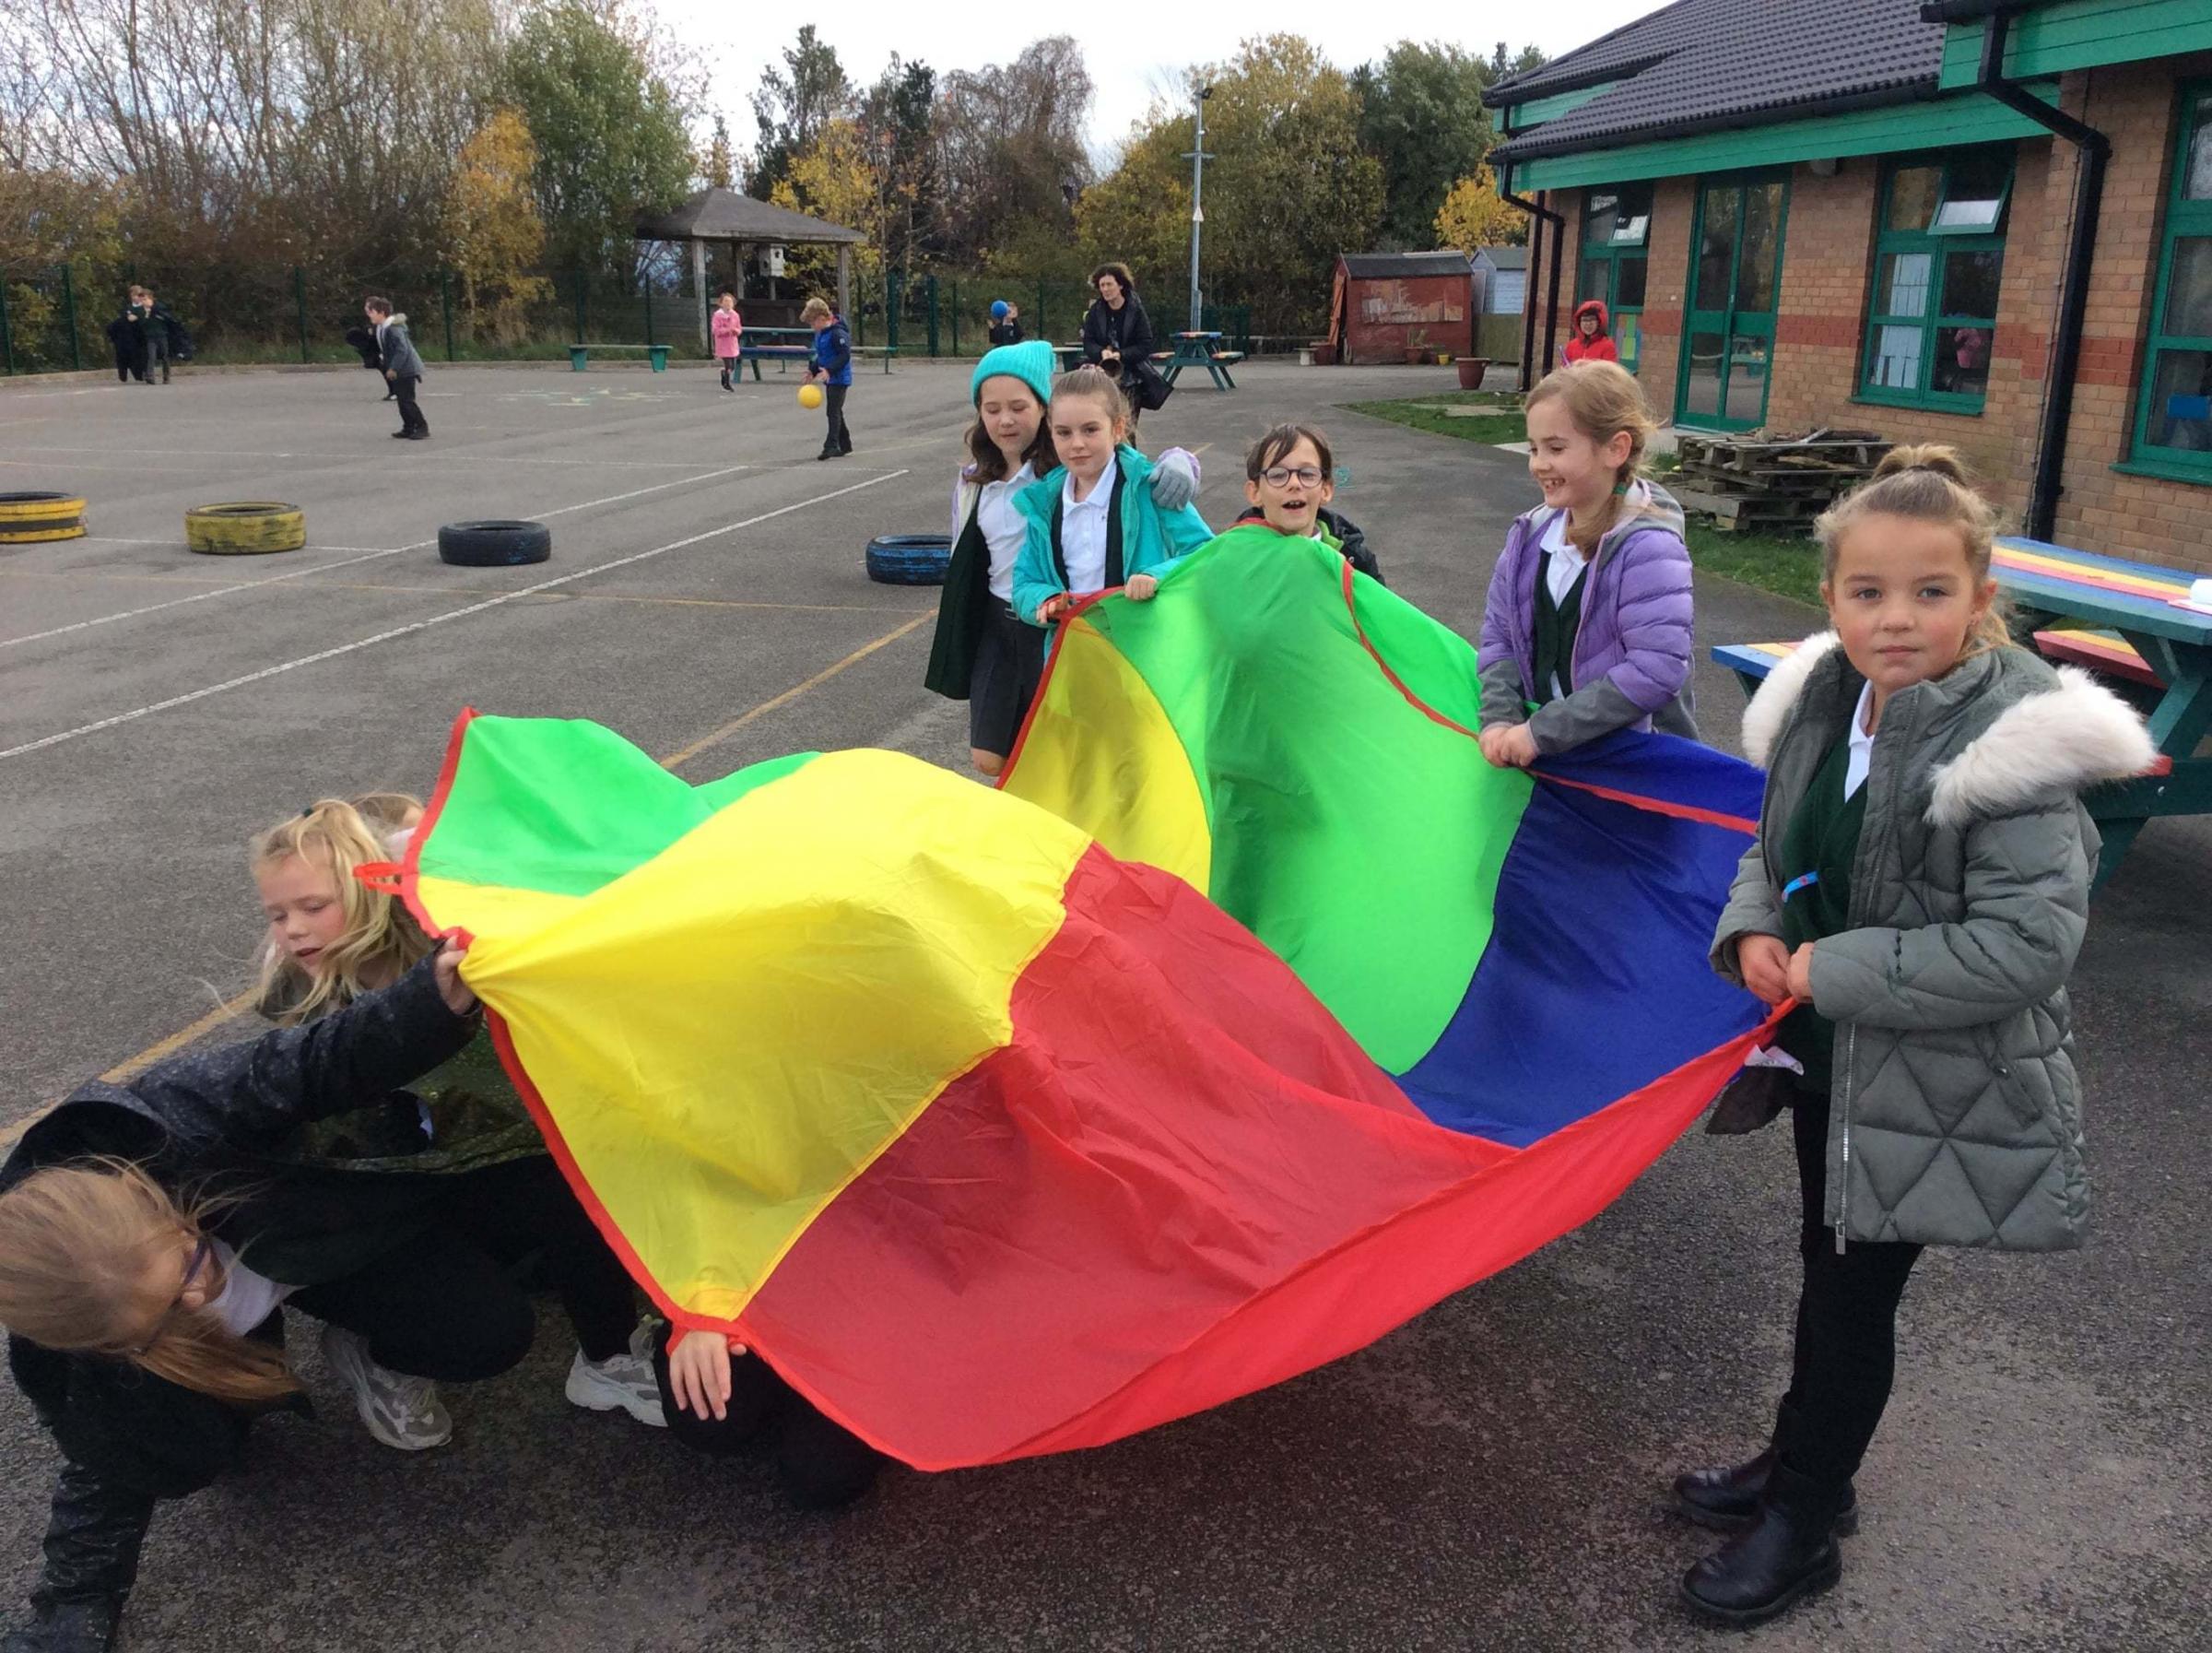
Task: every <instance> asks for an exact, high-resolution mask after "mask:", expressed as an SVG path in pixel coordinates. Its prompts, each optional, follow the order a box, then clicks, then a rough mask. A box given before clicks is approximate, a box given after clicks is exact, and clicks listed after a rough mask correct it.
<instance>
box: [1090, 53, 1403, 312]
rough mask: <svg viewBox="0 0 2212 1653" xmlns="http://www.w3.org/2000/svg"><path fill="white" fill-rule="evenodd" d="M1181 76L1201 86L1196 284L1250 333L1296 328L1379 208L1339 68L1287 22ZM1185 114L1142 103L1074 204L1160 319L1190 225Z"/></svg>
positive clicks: (1366, 240) (1321, 301)
mask: <svg viewBox="0 0 2212 1653" xmlns="http://www.w3.org/2000/svg"><path fill="white" fill-rule="evenodd" d="M1193 78H1194V80H1197V81H1199V82H1201V83H1202V84H1206V85H1210V86H1211V87H1212V88H1213V89H1214V95H1213V97H1212V99H1211V100H1208V102H1207V104H1206V148H1207V149H1208V150H1209V151H1210V152H1211V153H1213V154H1214V155H1215V156H1216V157H1217V159H1215V160H1213V161H1211V162H1209V163H1208V164H1207V167H1206V230H1205V252H1204V264H1203V269H1202V275H1203V277H1204V281H1205V288H1206V292H1207V294H1208V295H1209V296H1211V297H1214V298H1216V299H1218V300H1225V301H1230V302H1233V303H1245V304H1249V305H1251V306H1252V313H1253V328H1254V329H1255V330H1256V331H1259V332H1262V333H1291V332H1300V331H1307V330H1310V329H1312V327H1314V326H1316V325H1319V323H1320V319H1321V317H1322V316H1323V314H1324V313H1325V311H1326V309H1327V305H1328V294H1329V278H1330V270H1331V266H1332V265H1333V263H1334V261H1335V256H1336V254H1338V253H1339V252H1341V251H1344V250H1345V249H1347V248H1352V249H1358V248H1361V247H1366V246H1369V245H1371V243H1372V241H1373V238H1374V232H1375V226H1376V224H1377V223H1378V222H1379V221H1380V220H1381V218H1382V165H1381V163H1380V162H1379V161H1377V160H1376V159H1374V157H1373V156H1371V155H1369V154H1366V153H1365V152H1364V151H1363V150H1362V149H1361V148H1360V147H1359V100H1357V99H1356V98H1354V96H1353V95H1352V89H1351V84H1350V82H1349V80H1348V79H1347V77H1346V76H1345V75H1344V74H1343V72H1342V71H1341V70H1338V69H1336V68H1334V67H1332V66H1331V65H1329V64H1328V63H1327V62H1326V61H1325V60H1324V58H1323V57H1322V55H1321V53H1320V52H1319V51H1318V50H1317V49H1316V48H1315V47H1314V46H1313V45H1312V42H1310V41H1305V40H1303V39H1300V37H1298V36H1296V35H1270V36H1268V37H1267V38H1266V39H1265V40H1253V41H1245V42H1244V44H1243V45H1242V46H1241V48H1240V49H1239V50H1238V53H1237V55H1236V56H1235V57H1234V58H1233V59H1231V60H1230V62H1229V63H1227V64H1224V65H1218V66H1214V67H1208V68H1206V69H1201V70H1198V71H1195V72H1194V76H1193ZM1193 136H1194V134H1193V124H1192V116H1191V114H1190V113H1189V112H1188V105H1187V104H1185V105H1184V106H1182V108H1181V109H1174V108H1170V107H1167V106H1165V105H1157V104H1156V105H1155V106H1154V108H1153V110H1152V112H1151V113H1150V115H1149V116H1148V117H1147V119H1146V120H1145V121H1144V122H1143V123H1142V124H1140V125H1139V127H1138V129H1137V131H1136V133H1135V136H1133V137H1132V138H1131V140H1130V143H1129V145H1128V147H1127V148H1126V149H1125V151H1124V154H1123V157H1122V160H1121V164H1120V165H1119V166H1117V167H1116V168H1115V169H1114V171H1113V172H1112V174H1111V175H1110V176H1109V177H1107V178H1106V179H1105V180H1104V181H1102V182H1101V183H1098V184H1097V185H1095V186H1094V187H1092V188H1091V189H1090V190H1089V191H1088V192H1087V193H1086V194H1085V195H1084V196H1083V198H1082V200H1081V201H1080V203H1078V205H1077V223H1078V225H1079V226H1080V229H1081V232H1082V242H1083V247H1084V250H1085V252H1086V254H1088V255H1091V256H1094V257H1097V258H1101V259H1103V258H1118V259H1121V260H1123V261H1124V262H1125V263H1127V264H1128V265H1129V266H1131V268H1132V270H1133V271H1134V272H1135V275H1136V277H1137V279H1138V281H1139V282H1140V284H1141V283H1147V282H1149V283H1151V284H1153V287H1152V290H1151V296H1150V298H1149V300H1148V303H1149V305H1150V307H1151V308H1152V310H1153V311H1154V312H1155V313H1156V315H1159V319H1161V320H1162V321H1165V320H1169V319H1171V318H1174V317H1176V316H1178V315H1179V314H1180V309H1179V306H1178V305H1177V304H1176V303H1174V302H1173V301H1167V302H1165V304H1164V313H1162V312H1163V297H1162V295H1163V289H1164V292H1165V293H1168V294H1180V292H1181V291H1182V285H1183V284H1182V279H1181V277H1182V272H1183V270H1184V268H1185V267H1186V261H1187V257H1188V248H1189V238H1190V218H1191V189H1190V163H1189V162H1188V161H1186V160H1184V159H1182V154H1183V152H1184V151H1186V150H1188V149H1189V148H1191V147H1192V137H1193Z"/></svg>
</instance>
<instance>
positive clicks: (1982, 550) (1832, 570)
mask: <svg viewBox="0 0 2212 1653" xmlns="http://www.w3.org/2000/svg"><path fill="white" fill-rule="evenodd" d="M1875 514H1881V515H1883V516H1903V517H1910V518H1911V519H1912V520H1913V521H1914V522H1924V523H1935V524H1936V525H1940V526H1942V527H1946V528H1949V529H1952V530H1954V531H1955V532H1956V533H1957V534H1958V536H1959V541H1960V543H1961V544H1963V545H1964V546H1965V548H1966V565H1967V568H1968V569H1969V571H1970V572H1971V573H1972V575H1973V581H1974V584H1975V585H1976V586H1980V585H1981V584H1983V582H1984V581H1986V580H1987V579H1988V578H1989V560H1990V554H1991V552H1992V550H1993V549H1994V547H1995V543H1996V537H1997V513H1996V508H1995V507H1994V506H1993V505H1992V504H1991V503H1990V502H1988V501H1987V500H1985V499H1983V497H1982V495H1981V493H1980V492H1979V491H1978V490H1976V489H1975V487H1974V485H1973V482H1972V480H1971V478H1970V477H1969V475H1968V472H1967V468H1966V462H1965V461H1964V460H1963V459H1961V458H1960V457H1959V453H1958V450H1957V449H1955V448H1950V447H1946V446H1945V445H1943V444H1942V443H1923V444H1922V445H1920V446H1917V447H1898V448H1891V449H1890V450H1889V452H1888V453H1887V454H1885V455H1882V462H1881V463H1880V464H1879V465H1877V466H1875V468H1874V475H1873V476H1872V477H1871V478H1868V479H1867V480H1866V481H1865V482H1862V483H1861V484H1859V486H1858V487H1856V488H1854V489H1853V490H1851V491H1850V492H1849V493H1847V494H1845V495H1844V496H1843V497H1842V498H1841V499H1840V500H1838V501H1837V502H1835V503H1834V504H1833V505H1831V506H1830V507H1829V508H1828V510H1826V511H1825V512H1823V513H1822V514H1821V515H1820V520H1819V521H1818V522H1817V523H1815V524H1814V525H1813V534H1814V537H1816V538H1818V540H1819V541H1820V581H1821V584H1824V585H1830V586H1832V585H1833V584H1835V578H1836V559H1837V556H1838V554H1839V552H1840V551H1841V547H1842V544H1843V536H1844V535H1845V534H1847V533H1849V532H1850V531H1851V530H1852V528H1853V526H1855V525H1857V523H1858V522H1859V519H1860V518H1862V517H1865V516H1872V515H1875ZM2011 643H2012V628H2011V626H2010V625H2009V624H2008V623H2007V621H2006V614H2005V608H2004V605H2003V604H2002V603H2001V602H1997V601H1994V600H1993V601H1992V602H1991V603H1990V605H1989V607H1988V608H1984V609H1983V611H1982V618H1981V619H1980V620H1976V621H1975V622H1974V629H1973V630H1972V631H1971V632H1968V633H1967V634H1966V643H1965V646H1964V647H1962V648H1961V649H1960V650H1959V661H1964V660H1971V659H1972V658H1973V657H1974V656H1975V655H1985V654H1987V653H1988V652H1989V651H1990V650H1992V649H2000V648H2006V647H2009V646H2010V645H2011ZM1959 661H1954V662H1952V664H1953V665H1957V664H1958V663H1959Z"/></svg>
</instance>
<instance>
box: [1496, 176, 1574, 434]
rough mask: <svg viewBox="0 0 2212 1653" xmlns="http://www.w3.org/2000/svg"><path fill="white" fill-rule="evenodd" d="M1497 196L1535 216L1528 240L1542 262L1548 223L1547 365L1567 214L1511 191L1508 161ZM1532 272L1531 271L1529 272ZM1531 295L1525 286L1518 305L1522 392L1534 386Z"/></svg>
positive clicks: (1556, 327) (1554, 336)
mask: <svg viewBox="0 0 2212 1653" xmlns="http://www.w3.org/2000/svg"><path fill="white" fill-rule="evenodd" d="M1498 198H1499V199H1500V201H1503V202H1504V203H1505V204H1506V205H1507V206H1509V207H1519V208H1520V209H1521V210H1522V211H1523V212H1525V213H1526V214H1528V216H1529V217H1530V218H1533V219H1535V220H1536V221H1535V222H1534V223H1532V224H1530V225H1529V227H1528V244H1529V245H1530V246H1532V247H1534V248H1535V250H1536V257H1537V262H1538V263H1539V264H1541V263H1543V262H1544V257H1543V254H1544V226H1545V225H1546V224H1547V223H1548V224H1549V225H1550V226H1551V260H1550V263H1551V297H1550V299H1549V300H1548V301H1547V302H1546V305H1545V311H1544V365H1545V369H1546V371H1547V372H1548V371H1549V369H1550V367H1551V352H1552V349H1553V347H1554V345H1555V343H1556V342H1557V340H1558V337H1559V259H1560V257H1561V254H1562V243H1563V242H1565V240H1566V236H1567V216H1566V214H1564V213H1559V212H1554V211H1552V210H1551V208H1549V207H1544V206H1541V205H1539V204H1538V203H1536V202H1535V201H1532V200H1529V199H1527V198H1526V197H1524V196H1521V195H1515V194H1513V169H1512V165H1511V164H1510V163H1509V164H1508V165H1507V167H1506V169H1505V174H1504V176H1503V178H1502V179H1501V180H1500V183H1499V185H1498ZM1533 273H1534V272H1532V274H1533ZM1534 296H1535V295H1533V294H1531V293H1528V292H1527V291H1526V290H1525V284H1524V293H1523V298H1522V303H1521V309H1522V317H1521V391H1522V394H1523V395H1524V396H1525V395H1526V394H1527V393H1528V392H1529V391H1531V390H1533V389H1534V388H1535V383H1536V374H1535V368H1534V365H1533V362H1532V360H1531V358H1532V357H1533V355H1534V353H1535V344H1536V313H1535V311H1534V310H1532V309H1530V308H1529V305H1528V300H1529V299H1530V298H1532V297H1534Z"/></svg>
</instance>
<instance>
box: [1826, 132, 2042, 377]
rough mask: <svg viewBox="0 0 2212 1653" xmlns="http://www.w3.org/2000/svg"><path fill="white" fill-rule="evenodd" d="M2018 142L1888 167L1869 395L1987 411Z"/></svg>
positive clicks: (1868, 350) (1874, 288)
mask: <svg viewBox="0 0 2212 1653" xmlns="http://www.w3.org/2000/svg"><path fill="white" fill-rule="evenodd" d="M2013 154H2014V151H2013V146H2012V145H2010V144H2006V145H1982V146H1977V147H1975V148H1968V149H1960V150H1957V151H1955V152H1952V153H1949V154H1944V155H1906V156H1900V157H1899V158H1897V159H1892V160H1890V161H1889V162H1888V163H1887V164H1886V165H1885V166H1884V167H1883V169H1882V187H1881V191H1880V195H1879V210H1880V216H1879V217H1878V218H1877V219H1876V220H1875V237H1874V258H1873V261H1872V267H1871V268H1870V269H1869V271H1868V272H1867V298H1866V332H1865V339H1864V343H1863V348H1862V351H1861V355H1860V360H1859V393H1858V395H1859V400H1861V401H1863V402H1879V403H1883V404H1886V405H1888V406H1890V407H1925V408H1930V409H1932V410H1934V411H1936V412H1940V413H1966V414H1979V413H1980V412H1981V411H1982V409H1983V406H1984V405H1985V404H1986V402H1987V400H1988V395H1989V359H1990V347H1991V345H1992V344H1993V343H1994V340H1995V337H1996V331H1997V294H1998V289H1999V287H2000V286H2001V285H2002V283H2003V280H2004V276H2005V232H2006V208H2007V207H2008V206H2009V204H2010V202H2011V198H2012V177H2013Z"/></svg>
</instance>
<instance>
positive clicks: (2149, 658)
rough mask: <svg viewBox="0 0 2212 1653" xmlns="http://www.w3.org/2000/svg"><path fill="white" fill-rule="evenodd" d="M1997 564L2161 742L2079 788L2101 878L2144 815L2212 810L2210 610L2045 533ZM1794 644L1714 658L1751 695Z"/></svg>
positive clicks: (1741, 646)
mask: <svg viewBox="0 0 2212 1653" xmlns="http://www.w3.org/2000/svg"><path fill="white" fill-rule="evenodd" d="M1990 573H1992V574H1993V575H1994V576H1995V578H1996V582H1997V587H1998V589H1999V591H2001V592H2002V593H2003V594H2004V596H2006V598H2007V599H2008V600H2009V601H2010V603H2011V605H2012V608H2013V614H2014V628H2015V631H2016V632H2026V633H2027V634H2028V635H2029V636H2030V637H2032V638H2033V639H2034V642H2035V644H2036V647H2037V648H2038V649H2039V650H2040V651H2041V653H2042V654H2044V655H2047V656H2049V657H2050V658H2052V659H2054V660H2061V661H2065V662H2068V663H2071V664H2074V665H2078V666H2086V667H2089V668H2090V669H2091V670H2093V671H2096V672H2098V673H2099V674H2100V675H2102V676H2105V677H2108V678H2111V679H2113V680H2114V687H2115V688H2116V689H2118V690H2119V691H2121V692H2122V693H2124V694H2126V695H2127V696H2128V698H2129V699H2131V700H2133V701H2134V702H2135V703H2136V704H2137V705H2138V706H2140V707H2141V708H2142V709H2143V712H2144V714H2145V717H2146V720H2147V723H2148V724H2149V726H2150V738H2151V740H2152V742H2153V743H2154V744H2155V745H2156V746H2157V747H2158V749H2159V761H2158V762H2157V763H2155V764H2153V765H2152V766H2151V768H2150V769H2149V770H2147V771H2146V772H2145V773H2142V774H2140V775H2137V776H2136V777H2135V778H2134V779H2132V780H2125V781H2114V782H2112V783H2110V784H2109V785H2102V786H2097V787H2093V788H2091V789H2090V790H2089V791H2088V793H2086V794H2084V795H2083V797H2082V802H2083V803H2085V804H2086V805H2088V810H2089V815H2090V817H2091V819H2093V820H2094V821H2096V822H2097V824H2098V829H2099V831H2100V832H2102V834H2103V836H2104V855H2103V857H2102V859H2101V860H2100V863H2099V865H2098V868H2097V881H2098V882H2099V883H2100V884H2101V883H2102V882H2103V881H2104V880H2106V879H2108V878H2110V877H2111V876H2112V870H2113V868H2117V867H2118V866H2119V865H2120V862H2121V860H2122V858H2123V857H2124V856H2126V854H2127V852H2128V849H2129V847H2130V846H2131V845H2132V844H2134V843H2135V841H2136V835H2137V834H2138V833H2140V832H2142V830H2143V828H2144V825H2145V823H2146V822H2147V821H2152V820H2154V819H2156V818H2157V817H2159V816H2161V815H2204V814H2208V813H2212V758H2200V757H2198V756H2197V755H2196V749H2197V747H2198V746H2199V745H2200V744H2201V743H2202V742H2203V740H2204V738H2205V736H2206V733H2207V732H2208V731H2212V612H2208V611H2206V610H2205V609H2202V608H2192V607H2185V606H2183V605H2184V603H2185V600H2186V598H2187V596H2188V594H2189V585H2190V580H2189V576H2188V575H2186V574H2182V573H2175V572H2174V571H2173V570H2172V569H2170V568H2159V567H2157V566H2155V565H2153V564H2151V563H2147V562H2130V561H2126V560H2124V559H2123V558H2118V557H2101V556H2099V555H2097V554H2096V553H2095V552H2092V551H2077V550H2075V549H2072V548H2071V547H2068V546H2056V545H2047V544H2045V543H2043V542H2042V541H2041V540H2035V539H2019V538H2011V537H2007V538H2003V539H2000V540H1998V541H1997V544H1996V549H1995V552H1994V555H1993V556H1992V557H1991V559H1990ZM2067 621H2075V622H2081V621H2087V622H2088V624H2086V625H2084V624H2080V623H2076V624H2067V623H2065V622H2067ZM1795 646H1796V645H1795V644H1794V643H1726V644H1722V645H1720V646H1718V647H1716V648H1714V649H1713V651H1712V657H1713V659H1714V660H1715V661H1716V662H1717V663H1718V664H1720V665H1722V666H1724V667H1727V668H1728V669H1729V670H1730V671H1732V672H1734V673H1735V678H1736V681H1738V682H1739V683H1741V684H1742V685H1743V687H1744V692H1745V693H1746V694H1750V693H1752V692H1754V691H1756V690H1757V689H1758V687H1759V683H1760V682H1761V681H1762V680H1763V679H1765V677H1766V675H1767V674H1768V673H1769V672H1770V671H1771V670H1773V669H1774V664H1775V662H1776V661H1778V660H1782V659H1783V658H1786V657H1787V656H1788V655H1789V653H1790V651H1791V650H1792V649H1793V648H1794V647H1795Z"/></svg>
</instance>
